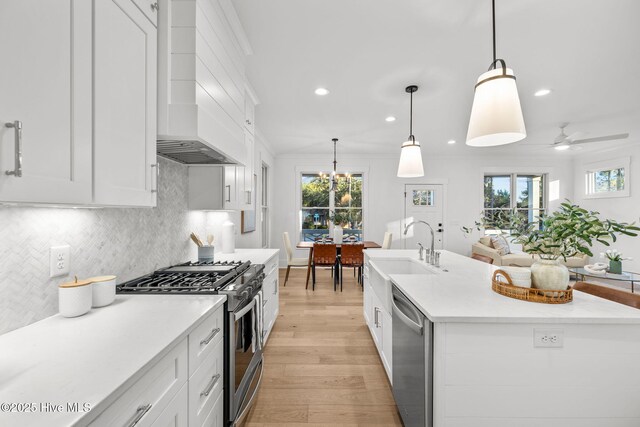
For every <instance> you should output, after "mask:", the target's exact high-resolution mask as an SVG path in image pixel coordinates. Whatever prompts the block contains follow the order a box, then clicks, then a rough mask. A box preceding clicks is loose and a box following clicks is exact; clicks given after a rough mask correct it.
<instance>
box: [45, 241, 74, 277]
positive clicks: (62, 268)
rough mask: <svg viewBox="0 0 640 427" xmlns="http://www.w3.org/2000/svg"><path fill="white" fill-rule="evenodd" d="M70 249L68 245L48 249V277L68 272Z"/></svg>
mask: <svg viewBox="0 0 640 427" xmlns="http://www.w3.org/2000/svg"><path fill="white" fill-rule="evenodd" d="M70 249H71V247H70V246H69V245H65V246H52V247H51V249H50V251H49V277H57V276H64V275H65V274H69V262H70V261H71V260H70V259H69V252H70Z"/></svg>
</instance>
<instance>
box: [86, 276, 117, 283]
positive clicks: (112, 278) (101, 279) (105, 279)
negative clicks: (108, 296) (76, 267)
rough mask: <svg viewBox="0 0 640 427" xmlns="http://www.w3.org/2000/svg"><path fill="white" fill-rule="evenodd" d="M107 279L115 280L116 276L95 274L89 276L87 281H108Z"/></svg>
mask: <svg viewBox="0 0 640 427" xmlns="http://www.w3.org/2000/svg"><path fill="white" fill-rule="evenodd" d="M109 280H116V276H96V277H89V278H88V279H87V281H88V282H91V283H97V282H108V281H109Z"/></svg>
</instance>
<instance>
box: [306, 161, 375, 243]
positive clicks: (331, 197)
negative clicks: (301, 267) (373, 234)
mask: <svg viewBox="0 0 640 427" xmlns="http://www.w3.org/2000/svg"><path fill="white" fill-rule="evenodd" d="M336 173H337V174H338V175H342V176H344V175H347V174H348V175H351V176H354V175H355V176H360V177H361V179H362V193H361V198H362V200H361V206H360V207H351V208H349V207H340V206H338V207H337V206H336V201H335V197H336V196H335V194H336V193H335V192H334V191H331V190H330V191H329V207H324V206H303V200H302V181H303V177H304V176H305V175H316V176H320V175H323V174H322V172H316V171H308V170H306V169H304V170H297V178H298V179H297V181H298V185H297V187H298V188H297V194H298V197H297V199H298V203H297V205H298V218H299V220H298V234H299V237H300V240H301V241H302V240H304V236H303V234H302V231H303V228H302V225H303V223H304V220H303V215H302V212H303V210H305V209H307V210H310V209H315V210H324V209H326V210H327V211H328V213H329V221H328V228H327V229H321V230H326V234H329V233H331V232H332V230H333V228H334V227H335V224H334V223H333V221H331V216H330V215H331V212H334V213H335V212H336V211H338V210H344V211H346V210H358V209H359V210H360V211H361V212H362V215H361V217H362V229H361V230H360V236H361V240H362V241H364V239H365V237H364V231H365V226H366V219H365V212H366V209H365V206H366V197H367V193H366V190H365V188H366V184H367V179H366V172H364V171H363V172H359V171H357V172H341V171H337V172H336ZM324 175H327V174H324Z"/></svg>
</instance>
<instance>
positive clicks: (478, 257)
mask: <svg viewBox="0 0 640 427" xmlns="http://www.w3.org/2000/svg"><path fill="white" fill-rule="evenodd" d="M471 258H473V259H475V260H478V261H482V262H486V263H487V264H493V258H491V257H490V256H486V255H480V254H471Z"/></svg>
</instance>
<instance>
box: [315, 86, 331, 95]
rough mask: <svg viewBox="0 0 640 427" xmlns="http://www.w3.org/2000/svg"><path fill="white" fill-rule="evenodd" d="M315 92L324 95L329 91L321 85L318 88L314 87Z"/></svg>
mask: <svg viewBox="0 0 640 427" xmlns="http://www.w3.org/2000/svg"><path fill="white" fill-rule="evenodd" d="M315 94H316V95H320V96H325V95H328V94H329V91H328V90H327V89H325V88H323V87H319V88H318V89H316V91H315Z"/></svg>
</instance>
